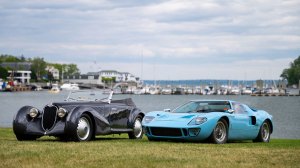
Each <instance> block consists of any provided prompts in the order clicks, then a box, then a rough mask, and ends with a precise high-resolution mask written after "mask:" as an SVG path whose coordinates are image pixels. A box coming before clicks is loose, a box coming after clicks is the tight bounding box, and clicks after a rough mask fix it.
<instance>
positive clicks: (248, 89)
mask: <svg viewBox="0 0 300 168" xmlns="http://www.w3.org/2000/svg"><path fill="white" fill-rule="evenodd" d="M242 94H243V95H250V94H252V88H251V87H250V86H246V87H245V88H243V89H242Z"/></svg>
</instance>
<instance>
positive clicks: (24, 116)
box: [13, 106, 43, 135]
mask: <svg viewBox="0 0 300 168" xmlns="http://www.w3.org/2000/svg"><path fill="white" fill-rule="evenodd" d="M31 108H35V107H32V106H23V107H21V108H20V109H19V111H18V112H17V113H16V114H15V116H14V119H13V131H14V133H15V134H20V135H22V134H25V133H27V127H28V126H30V125H31V126H30V128H31V129H32V131H31V133H33V134H41V135H43V130H42V127H41V125H40V124H39V123H40V122H38V121H41V111H40V110H38V111H39V116H37V118H34V119H31V118H30V117H29V116H28V112H29V110H30V109H31ZM33 120H34V122H32V121H33Z"/></svg>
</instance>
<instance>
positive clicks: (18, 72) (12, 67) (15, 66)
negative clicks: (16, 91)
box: [0, 62, 31, 84]
mask: <svg viewBox="0 0 300 168" xmlns="http://www.w3.org/2000/svg"><path fill="white" fill-rule="evenodd" d="M0 66H1V67H3V68H6V69H8V77H7V79H8V80H14V81H18V82H20V83H23V84H29V83H30V79H31V70H30V69H31V63H30V62H3V63H0Z"/></svg>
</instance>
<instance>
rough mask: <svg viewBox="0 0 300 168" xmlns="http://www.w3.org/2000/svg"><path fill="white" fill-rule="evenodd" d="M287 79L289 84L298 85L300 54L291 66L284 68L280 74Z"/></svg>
mask: <svg viewBox="0 0 300 168" xmlns="http://www.w3.org/2000/svg"><path fill="white" fill-rule="evenodd" d="M280 77H282V78H283V79H287V81H288V84H289V85H295V84H296V85H297V84H298V83H299V80H300V56H299V57H298V58H296V59H295V60H294V61H293V62H291V63H290V68H287V69H284V70H283V71H282V74H281V75H280Z"/></svg>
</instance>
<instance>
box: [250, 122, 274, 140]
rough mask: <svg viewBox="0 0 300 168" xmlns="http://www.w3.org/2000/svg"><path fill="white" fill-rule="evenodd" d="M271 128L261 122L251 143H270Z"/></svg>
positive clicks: (267, 123)
mask: <svg viewBox="0 0 300 168" xmlns="http://www.w3.org/2000/svg"><path fill="white" fill-rule="evenodd" d="M270 135H271V127H270V124H269V122H268V121H265V122H263V124H262V125H261V126H260V129H259V132H258V135H257V137H256V138H255V139H254V140H253V142H270Z"/></svg>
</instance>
